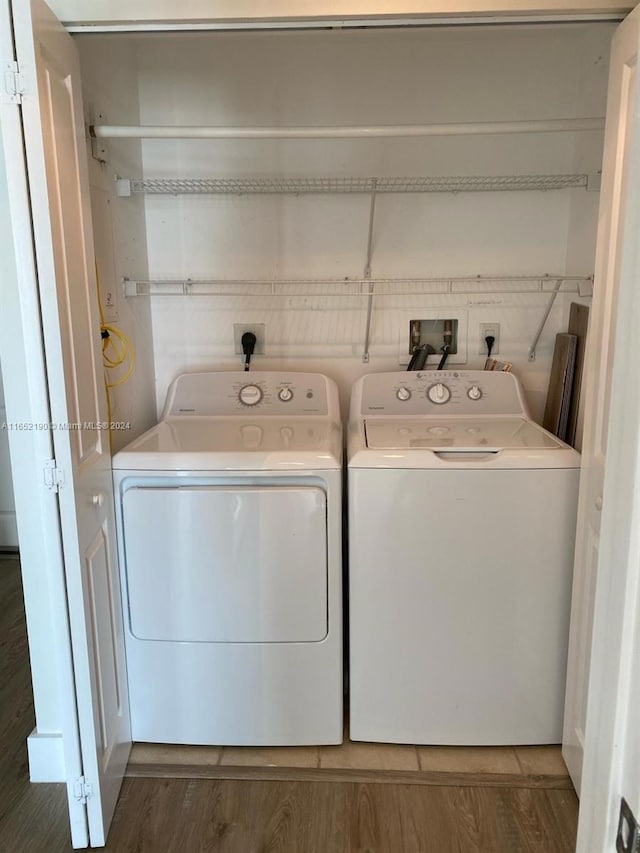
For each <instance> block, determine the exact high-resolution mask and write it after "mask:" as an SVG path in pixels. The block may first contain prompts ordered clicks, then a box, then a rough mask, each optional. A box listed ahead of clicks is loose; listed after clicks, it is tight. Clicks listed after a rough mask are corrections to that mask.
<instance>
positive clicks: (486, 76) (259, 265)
mask: <svg viewBox="0 0 640 853" xmlns="http://www.w3.org/2000/svg"><path fill="white" fill-rule="evenodd" d="M613 29H614V25H612V24H608V23H599V24H580V23H576V24H564V25H544V24H542V25H524V26H523V25H519V26H514V25H503V26H464V27H459V26H457V27H437V28H420V27H418V28H391V29H385V30H375V29H372V30H367V29H364V30H341V29H330V30H319V31H318V30H309V31H280V32H279V31H269V30H267V31H261V32H218V33H190V34H184V35H181V34H153V35H143V36H141V35H124V36H118V35H90V36H80V37H78V38H77V44H78V47H79V51H80V58H81V67H82V80H83V99H84V106H85V111H86V122H87V125H89V126H93V127H94V128H95V130H94V131H93V133H95V134H96V136H97V138H94V139H93V140H92V142H91V157H90V158H89V162H90V180H91V204H92V217H93V225H94V237H95V251H96V264H97V269H98V277H99V282H100V292H101V299H102V304H103V311H104V316H105V321H106V322H107V323H111V324H113V325H115V326H117V327H119V328H121V329H123V330H124V331H125V332H126V333H127V334H128V335H129V337H130V339H131V341H132V343H133V346H134V347H135V352H136V367H135V370H134V372H133V374H132V376H131V377H130V379H129V380H128V381H127V382H126V383H125V384H123V385H121V386H119V387H116V388H114V389H113V390H112V392H111V407H112V412H111V419H112V420H113V421H115V422H116V423H124V424H130V429H125V430H118V431H115V432H114V433H113V444H114V448H113V449H114V450H118V449H119V448H120V447H121V446H122V445H123V444H125V443H126V442H129V441H130V440H131V439H133V438H135V436H136V435H137V434H139V433H141V432H142V431H143V430H145V429H146V428H148V427H150V426H151V425H152V424H153V423H155V422H156V420H157V418H158V417H159V415H160V413H161V411H162V407H163V405H164V401H165V397H166V394H167V389H168V387H169V384H170V383H171V381H172V380H173V379H175V377H176V376H178V375H179V374H181V373H191V372H201V371H216V370H230V369H231V370H239V369H241V367H242V356H241V355H240V354H238V348H237V343H238V340H237V339H238V335H239V332H240V331H242V330H243V329H252V328H255V331H256V333H257V335H258V352H257V353H256V354H255V355H254V357H253V361H252V368H253V369H254V370H276V371H278V370H280V371H281V370H285V371H291V370H293V371H308V372H321V373H325V374H326V375H328V376H329V377H331V378H333V379H334V380H335V381H336V382H337V384H338V387H339V392H340V398H341V404H342V414H343V419H344V418H346V414H347V411H348V400H349V393H350V389H351V386H352V383H353V382H354V381H355V380H356V379H357V378H358V377H360V376H362V375H363V374H366V373H370V372H378V371H400V370H404V369H405V367H406V365H407V362H408V361H409V358H410V346H411V342H410V326H411V321H412V320H414V319H419V320H421V321H422V327H423V328H424V327H425V326H426V327H427V328H428V326H429V323H430V322H433V323H434V329H435V328H437V322H438V321H440V322H441V321H442V320H444V319H451V320H453V321H454V323H455V332H456V335H455V352H453V353H452V354H451V355H450V356H449V362H448V364H447V367H448V368H449V369H456V368H460V369H481V368H482V367H483V365H484V362H485V357H486V354H487V353H486V344H485V341H484V333H483V329H484V328H485V326H483V325H482V324H488V325H492V326H493V325H495V326H496V327H497V329H498V330H499V331H498V335H499V337H498V341H497V343H496V345H495V349H494V354H495V355H496V356H497V358H499V359H500V360H503V361H506V362H510V363H511V364H512V365H513V373H514V375H516V376H517V377H518V379H519V380H520V382H521V383H522V386H523V389H524V393H525V397H526V401H527V403H528V406H529V409H530V411H531V413H532V415H533V417H534V419H536V420H538V422H541V419H542V415H543V411H544V406H545V398H546V394H547V387H548V383H549V376H550V369H551V362H552V356H553V347H554V342H555V336H556V333H558V332H560V331H565V330H566V328H567V322H568V315H569V309H570V305H571V304H572V303H575V302H579V303H582V304H586V305H588V304H589V303H590V296H591V293H592V274H593V269H594V251H595V235H596V227H597V212H598V203H599V192H598V189H599V178H600V168H601V159H602V145H603V134H604V122H603V120H602V119H603V116H604V114H605V106H606V103H605V102H606V87H607V75H608V53H609V43H610V38H611V35H612V32H613ZM582 119H587V120H591V121H586V122H585V123H584V124H583V125H580V124H579V123H578V122H579V120H582ZM563 120H564V124H562V122H563ZM575 120H578V122H576V121H575ZM545 121H550V122H551V124H549V125H547V126H545V125H544V122H545ZM556 121H558V122H559V124H558V125H557V126H556V127H554V126H553V123H554V122H556ZM527 122H532V124H531V125H530V126H528V125H527V124H526V123H527ZM494 123H495V132H492V127H491V125H492V124H494ZM114 125H116V126H124V128H125V130H124V132H123V138H113V137H109V130H108V129H109V127H111V126H114ZM420 125H436V126H437V125H451V126H454V128H455V130H454V131H453V132H449V133H447V132H444V133H443V134H442V135H430V136H424V135H409V134H410V131H409V132H407V131H406V128H407V127H408V126H409V127H411V126H420ZM105 126H106V131H104V136H103V135H102V133H101V130H100V129H101V128H104V127H105ZM156 126H164V127H166V126H170V127H171V128H176V130H175V132H172V131H170V132H169V134H168V135H169V138H127V136H128V134H129V133H130V134H131V135H132V136H134V137H135V136H136V134H137V131H135V130H133V131H127V130H126V128H127V127H133V128H135V127H141V128H145V127H156ZM380 126H382V127H384V128H385V133H388V134H389V135H382V136H376V135H375V130H374V131H373V132H372V133H371V138H368V137H367V136H366V135H365V134H363V135H361V136H360V137H356V138H341V137H340V129H341V128H349V127H373V128H376V127H380ZM192 127H205V128H222V129H224V128H236V129H237V128H247V129H251V128H283V129H286V128H296V127H297V128H319V129H320V130H319V132H318V133H317V135H314V133H313V131H311V133H310V134H309V136H308V137H306V138H305V137H304V136H303V138H269V134H265V136H266V138H251V136H252V134H251V131H250V130H248V131H247V137H248V138H242V136H241V137H240V138H236V137H235V134H234V133H233V132H232V133H231V138H229V139H225V138H204V139H198V138H180V128H185V136H188V134H189V128H192ZM478 127H480V128H481V129H482V131H483V132H479V131H478ZM394 128H396V129H397V131H396V132H397V134H398V135H396V132H394ZM505 131H506V132H505ZM112 133H113V132H112ZM140 135H141V136H143V137H144V135H145V134H144V130H143V131H142V132H141V133H140ZM255 135H256V136H258V137H259V134H255ZM172 136H175V137H176V138H171V137H172ZM523 186H524V188H523ZM390 190H391V191H390ZM398 190H400V191H398ZM558 285H559V288H560V289H559V292H558V295H557V297H556V298H555V300H552V293H553V291H554V290H557V289H558ZM549 304H552V308H551V311H550V313H549V316H548V319H547V321H546V323H545V324H544V327H543V329H542V332H541V333H540V326H541V321H542V320H543V317H544V314H545V312H546V310H547V308H548V306H549ZM538 334H539V339H538V340H537V342H536V337H537V336H538ZM496 350H497V352H496ZM532 350H533V351H534V354H533V355H532ZM439 360H440V352H439V349H438V347H437V344H436V354H435V355H432V356H430V357H429V359H428V362H427V364H426V365H425V367H426V368H430V369H435V368H436V367H437V365H438V362H439ZM578 441H579V436H578ZM116 500H118V497H117V496H116ZM432 500H433V501H437V500H438V496H437V495H435V494H434V495H433V497H432ZM487 501H488V502H490V501H491V496H490V495H488V496H487ZM429 504H430V499H429V498H427V499H426V500H425V502H424V508H423V511H424V515H425V518H427V519H428V518H429V515H430V513H433V507H430V505H429ZM390 535H393V534H392V533H391V532H390ZM428 557H429V550H428V543H426V542H425V560H427V561H428ZM345 568H346V567H345ZM125 618H126V616H125ZM345 645H346V638H345Z"/></svg>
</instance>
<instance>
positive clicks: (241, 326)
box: [233, 323, 264, 355]
mask: <svg viewBox="0 0 640 853" xmlns="http://www.w3.org/2000/svg"><path fill="white" fill-rule="evenodd" d="M245 332H253V334H254V335H255V336H256V347H255V349H254V351H253V354H254V355H264V323H234V324H233V346H234V351H235V353H236V355H242V336H243V335H244V333H245Z"/></svg>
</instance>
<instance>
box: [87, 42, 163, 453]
mask: <svg viewBox="0 0 640 853" xmlns="http://www.w3.org/2000/svg"><path fill="white" fill-rule="evenodd" d="M78 46H79V49H80V61H81V66H82V84H83V100H84V107H85V114H86V120H87V124H89V123H91V122H93V121H95V120H96V116H97V115H98V114H99V113H102V114H104V115H105V116H106V117H107V118H109V117H110V116H116V115H117V117H118V120H121V121H123V122H125V123H131V124H137V123H138V122H139V110H138V91H137V87H136V65H135V55H134V54H133V53H132V52H130V51H128V50H127V40H126V38H125V39H124V46H123V39H122V37H120V38H119V39H116V40H115V41H114V40H113V39H111V40H108V39H107V40H104V39H93V38H89V39H78ZM103 121H104V119H103ZM98 156H99V157H100V158H103V157H104V158H105V159H106V162H104V163H100V162H99V161H98V160H97V159H95V158H94V157H93V156H91V155H90V156H89V179H90V183H91V215H92V219H93V230H94V245H95V252H96V266H97V269H98V275H99V282H100V296H101V302H102V306H103V310H104V316H105V322H106V323H108V324H112V325H114V326H115V327H116V328H119V329H121V330H122V331H124V332H125V333H126V334H127V335H128V337H129V339H130V340H131V342H132V344H133V349H134V352H135V368H134V371H133V374H132V375H131V377H130V379H128V380H127V381H126V382H125V383H124V384H122V385H119V386H118V387H115V388H112V389H111V390H110V392H109V395H110V402H111V417H112V420H114V421H118V422H120V423H129V424H130V425H131V426H130V428H129V429H123V430H117V431H113V432H112V435H111V438H112V449H113V450H114V451H116V450H119V449H120V447H122V446H123V445H124V444H127V443H128V442H129V441H131V440H132V439H133V438H135V437H136V436H137V435H138V434H139V433H141V432H143V431H144V430H145V429H147V428H148V427H149V426H151V425H152V424H153V423H155V392H154V382H155V380H154V357H153V342H152V329H151V309H150V305H149V300H148V299H137V300H135V301H134V300H129V301H127V300H125V299H124V296H123V292H122V277H123V276H124V275H128V276H130V277H133V278H146V276H147V274H148V264H147V244H146V234H145V211H144V203H143V201H142V199H134V200H131V201H130V203H128V204H126V205H122V204H121V202H120V200H119V199H118V197H117V196H116V192H115V176H116V175H120V174H126V173H130V172H131V171H139V170H140V168H141V149H140V143H139V142H130V141H127V142H121V143H119V144H118V145H115V146H108V145H107V146H105V153H104V154H99V155H98ZM114 353H115V350H110V355H111V357H113V356H114ZM126 367H127V365H126V364H125V365H124V366H123V367H122V368H120V369H116V370H108V371H106V375H107V380H108V381H109V382H110V383H113V382H117V381H118V380H119V379H121V378H123V376H124V374H125V372H126Z"/></svg>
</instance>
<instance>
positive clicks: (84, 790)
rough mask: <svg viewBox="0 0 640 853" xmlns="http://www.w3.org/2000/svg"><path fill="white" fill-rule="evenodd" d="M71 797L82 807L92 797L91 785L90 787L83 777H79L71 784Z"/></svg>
mask: <svg viewBox="0 0 640 853" xmlns="http://www.w3.org/2000/svg"><path fill="white" fill-rule="evenodd" d="M73 796H74V799H76V800H77V801H78V802H79V803H82V804H83V805H84V804H85V803H86V802H87V800H90V799H91V797H93V785H91V784H90V783H89V782H87V780H86V779H85V777H84V776H79V777H78V778H77V779H74V782H73Z"/></svg>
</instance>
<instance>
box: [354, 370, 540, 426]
mask: <svg viewBox="0 0 640 853" xmlns="http://www.w3.org/2000/svg"><path fill="white" fill-rule="evenodd" d="M359 390H360V395H361V396H360V400H359V401H354V402H356V404H357V409H356V410H355V411H354V409H353V408H352V417H353V416H357V415H360V416H367V417H371V416H372V415H385V416H387V417H388V416H389V415H394V416H397V415H411V416H413V417H415V416H416V415H424V416H429V417H433V416H438V415H446V416H447V417H452V416H458V415H460V416H464V417H469V416H478V415H524V416H527V415H528V412H527V408H526V404H525V402H524V398H523V396H522V390H521V388H520V384H519V382H518V380H517V379H516V377H515V376H513V374H511V373H503V372H501V371H490V370H418V371H415V372H414V371H405V372H402V373H399V372H398V373H372V374H369V375H368V376H365V377H363V379H362V380H361V384H360V388H359Z"/></svg>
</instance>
